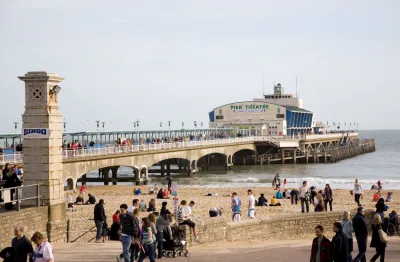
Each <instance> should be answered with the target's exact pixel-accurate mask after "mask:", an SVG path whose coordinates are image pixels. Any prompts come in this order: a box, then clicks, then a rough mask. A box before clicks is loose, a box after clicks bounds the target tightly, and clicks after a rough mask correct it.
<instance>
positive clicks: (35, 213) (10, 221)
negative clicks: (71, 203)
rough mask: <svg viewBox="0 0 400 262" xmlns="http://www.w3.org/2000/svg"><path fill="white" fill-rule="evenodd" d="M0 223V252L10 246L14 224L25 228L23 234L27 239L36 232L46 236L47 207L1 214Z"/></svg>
mask: <svg viewBox="0 0 400 262" xmlns="http://www.w3.org/2000/svg"><path fill="white" fill-rule="evenodd" d="M0 221H1V223H0V250H2V249H3V248H5V247H9V246H11V240H12V239H13V238H14V226H15V225H16V224H21V225H23V226H24V227H25V234H26V236H27V237H28V238H29V239H30V238H31V236H32V235H33V233H34V232H36V231H39V232H41V233H43V234H45V235H47V222H48V207H47V206H43V207H32V208H26V209H21V211H19V212H17V211H15V212H6V213H1V214H0Z"/></svg>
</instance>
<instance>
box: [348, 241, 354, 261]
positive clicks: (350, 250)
mask: <svg viewBox="0 0 400 262" xmlns="http://www.w3.org/2000/svg"><path fill="white" fill-rule="evenodd" d="M347 241H348V243H349V250H348V252H349V255H348V260H347V261H348V262H352V261H353V257H352V256H351V252H353V238H348V239H347Z"/></svg>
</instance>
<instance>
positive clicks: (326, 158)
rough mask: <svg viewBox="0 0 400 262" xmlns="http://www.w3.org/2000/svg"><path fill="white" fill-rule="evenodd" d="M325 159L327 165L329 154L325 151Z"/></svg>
mask: <svg viewBox="0 0 400 262" xmlns="http://www.w3.org/2000/svg"><path fill="white" fill-rule="evenodd" d="M324 159H325V163H328V154H327V153H326V151H324Z"/></svg>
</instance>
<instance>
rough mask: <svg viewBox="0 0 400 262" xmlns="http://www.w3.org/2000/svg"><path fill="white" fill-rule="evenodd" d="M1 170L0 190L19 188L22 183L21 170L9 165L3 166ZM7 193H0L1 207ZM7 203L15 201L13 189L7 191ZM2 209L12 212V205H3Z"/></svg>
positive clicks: (0, 167)
mask: <svg viewBox="0 0 400 262" xmlns="http://www.w3.org/2000/svg"><path fill="white" fill-rule="evenodd" d="M0 170H1V175H0V189H1V188H4V189H6V188H14V187H19V186H21V185H22V183H23V170H22V169H20V168H19V166H18V165H13V166H10V164H8V163H7V164H5V165H4V166H0ZM6 193H7V194H8V192H6V191H4V192H2V191H0V205H2V203H3V202H5V198H6V195H5V194H6ZM9 194H10V195H9V197H8V198H9V201H12V200H15V199H16V197H17V196H16V195H15V194H16V190H15V189H10V191H9ZM4 207H5V209H6V210H12V209H13V203H6V204H4Z"/></svg>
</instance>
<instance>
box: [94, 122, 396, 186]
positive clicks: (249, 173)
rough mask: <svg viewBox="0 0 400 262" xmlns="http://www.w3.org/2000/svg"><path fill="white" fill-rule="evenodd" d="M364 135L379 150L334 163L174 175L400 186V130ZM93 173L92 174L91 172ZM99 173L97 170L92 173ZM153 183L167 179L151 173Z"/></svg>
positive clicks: (226, 181)
mask: <svg viewBox="0 0 400 262" xmlns="http://www.w3.org/2000/svg"><path fill="white" fill-rule="evenodd" d="M360 137H361V138H374V139H375V143H376V151H375V152H373V153H368V154H364V155H360V156H357V157H354V158H350V159H346V160H343V161H340V162H337V163H333V164H308V165H306V164H296V165H295V164H287V165H286V164H285V165H281V164H276V165H275V164H274V165H263V166H260V165H257V166H242V165H238V166H234V167H233V170H230V171H225V170H222V169H221V170H209V171H207V172H201V173H199V174H198V175H195V176H192V177H187V176H186V175H183V174H182V175H173V180H174V181H176V182H178V184H179V185H180V186H181V187H192V186H193V187H199V186H200V187H205V188H207V187H208V188H211V187H265V186H270V185H271V182H272V179H273V177H274V176H275V174H276V173H280V174H281V179H282V181H283V179H284V178H286V179H287V180H288V184H289V187H291V186H292V187H294V186H296V187H297V186H299V185H300V183H301V182H302V181H304V180H307V181H309V184H310V185H315V186H318V187H323V186H324V185H325V184H326V183H329V184H331V187H332V188H342V189H350V188H352V187H353V182H354V179H355V178H358V179H359V180H360V181H361V183H362V184H363V186H364V188H365V189H367V188H371V186H372V185H373V184H376V182H377V181H378V179H380V180H381V181H382V182H383V187H384V188H387V189H400V130H379V131H378V130H377V131H360ZM128 174H129V175H131V174H132V169H130V168H127V167H121V168H120V169H119V170H118V175H121V176H125V175H128ZM88 175H89V174H88ZM90 176H97V171H95V172H93V173H92V174H90ZM151 179H152V182H151V183H152V184H153V183H156V184H161V183H163V182H165V181H164V180H165V179H161V178H160V177H159V175H151Z"/></svg>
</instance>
